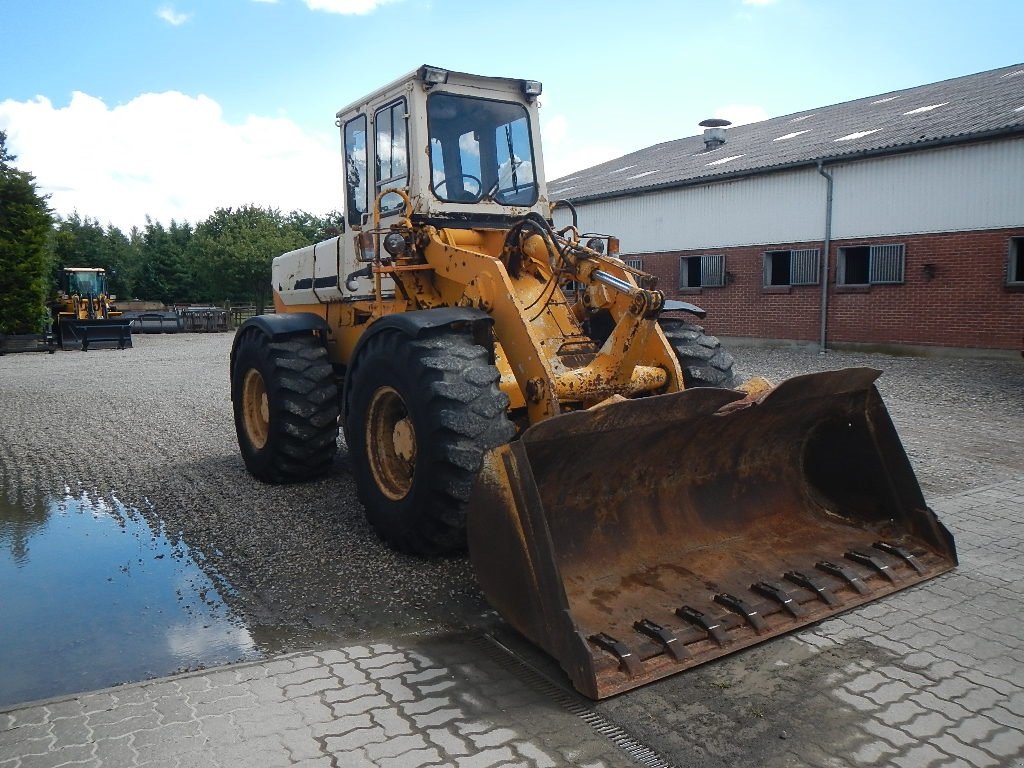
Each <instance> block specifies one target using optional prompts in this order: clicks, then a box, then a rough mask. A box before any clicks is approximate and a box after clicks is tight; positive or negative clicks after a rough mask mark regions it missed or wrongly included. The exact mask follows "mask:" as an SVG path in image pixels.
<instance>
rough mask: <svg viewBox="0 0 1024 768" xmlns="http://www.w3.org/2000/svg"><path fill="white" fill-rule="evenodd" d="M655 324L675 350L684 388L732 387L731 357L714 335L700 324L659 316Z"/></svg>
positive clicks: (733, 378) (733, 380)
mask: <svg viewBox="0 0 1024 768" xmlns="http://www.w3.org/2000/svg"><path fill="white" fill-rule="evenodd" d="M658 324H659V325H660V326H661V330H662V331H664V333H665V338H667V339H668V342H669V344H671V345H672V350H673V351H674V352H675V353H676V358H677V359H678V360H679V366H680V367H681V368H682V369H683V384H685V386H686V388H687V389H689V388H690V387H724V388H729V387H731V386H733V384H734V383H735V377H734V375H733V370H732V367H733V362H734V361H733V357H732V355H730V354H729V353H728V352H727V351H726V350H725V349H724V348H723V347H722V342H720V341H719V340H718V337H717V336H708V335H707V334H705V333H704V328H703V327H702V326H699V325H696V324H694V323H688V322H686V321H685V320H678V319H676V318H671V317H662V318H659V320H658Z"/></svg>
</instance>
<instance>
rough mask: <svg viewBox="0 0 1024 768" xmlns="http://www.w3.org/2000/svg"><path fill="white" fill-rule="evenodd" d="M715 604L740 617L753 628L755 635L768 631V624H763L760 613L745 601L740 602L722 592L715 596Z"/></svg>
mask: <svg viewBox="0 0 1024 768" xmlns="http://www.w3.org/2000/svg"><path fill="white" fill-rule="evenodd" d="M715 602H716V603H718V604H719V605H724V606H725V607H726V608H728V609H729V610H731V611H735V612H736V613H738V614H739V615H740V616H742V617H743V618H744V619H745V620H746V622H747V623H748V624H749V625H750V626H751V627H753V628H754V631H755V632H756V633H757V634H759V635H760V634H762V633H764V632H767V631H768V624H767V622H765V620H764V617H763V616H762V615H761V612H760V611H758V610H757V609H756V608H754V607H753V606H752V605H750V603H748V602H746V601H745V600H741V599H740V598H738V597H736V596H735V595H730V594H728V593H726V592H722V593H721V594H718V595H715Z"/></svg>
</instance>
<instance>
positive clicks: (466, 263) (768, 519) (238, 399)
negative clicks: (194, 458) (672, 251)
mask: <svg viewBox="0 0 1024 768" xmlns="http://www.w3.org/2000/svg"><path fill="white" fill-rule="evenodd" d="M540 92H541V85H540V83H538V82H536V81H532V80H517V79H506V78H488V77H478V76H474V75H468V74H463V73H458V72H451V71H448V70H444V69H439V68H436V67H422V68H421V69H420V70H418V71H417V72H415V73H412V74H411V75H409V76H408V77H405V78H402V79H401V80H398V81H396V82H395V83H392V84H391V85H389V86H387V87H385V88H382V89H380V90H378V91H376V92H374V93H372V94H370V95H369V96H367V97H366V98H364V99H361V100H360V101H359V102H357V103H356V104H354V105H352V106H351V107H349V108H347V109H345V110H342V111H341V112H339V113H338V125H339V127H340V128H341V133H342V144H343V147H344V153H345V181H346V193H347V194H346V198H347V199H346V216H347V224H348V228H349V231H348V232H346V233H345V234H342V235H340V236H338V237H335V238H333V239H331V240H327V241H325V242H322V243H317V244H316V245H312V246H309V247H306V248H302V249H299V250H297V251H293V252H291V253H287V254H284V255H282V256H280V257H278V258H277V259H275V260H274V265H273V273H272V280H273V291H274V303H275V309H276V314H274V315H270V316H261V317H256V318H252V319H251V320H248V321H246V323H245V324H243V325H242V327H241V328H240V329H239V331H238V333H237V335H236V338H235V342H234V346H233V348H232V352H231V392H232V400H233V404H234V415H235V425H236V430H237V433H238V441H239V447H240V449H241V452H242V456H243V458H244V460H245V463H246V466H247V468H248V469H249V471H250V472H251V473H252V474H253V475H255V476H256V477H258V478H260V479H261V480H264V481H267V482H291V481H296V480H302V479H306V478H309V477H315V476H317V475H320V474H323V473H324V472H326V471H328V469H329V468H330V466H331V463H332V460H333V456H334V454H335V452H336V449H337V445H336V443H337V436H338V420H339V414H340V416H341V421H342V424H343V426H344V433H345V443H346V444H347V446H348V452H349V457H350V460H351V465H352V469H353V473H354V475H355V479H356V484H357V488H358V492H359V498H360V500H361V501H362V503H363V505H364V507H365V508H366V514H367V517H368V519H369V521H370V523H371V524H372V525H373V527H374V529H375V530H376V531H377V533H378V534H379V535H380V536H381V537H382V538H384V539H385V540H386V541H388V542H389V543H390V544H391V545H392V546H394V547H396V548H397V549H400V550H402V551H405V552H409V553H414V554H418V555H444V554H449V553H453V552H458V551H460V550H461V549H462V548H463V547H464V546H465V545H466V543H467V536H468V544H469V551H470V557H471V559H472V561H473V565H474V568H475V570H476V573H477V576H478V579H479V582H480V586H481V588H482V589H483V592H484V593H485V595H486V596H487V598H488V599H489V600H490V601H491V603H492V604H493V605H494V606H495V607H496V608H497V609H498V611H499V613H500V614H501V616H502V617H503V618H504V619H505V620H506V621H508V622H509V623H510V624H511V625H512V626H514V627H515V628H516V629H518V630H519V631H520V632H522V633H523V634H524V635H526V636H527V637H528V638H530V639H531V640H533V641H534V642H536V643H537V644H538V645H540V646H541V647H542V648H544V649H545V650H546V651H547V652H548V653H550V654H551V655H552V656H554V657H555V658H556V659H558V661H559V662H560V664H561V665H562V667H563V669H564V670H565V671H566V673H567V674H568V675H569V677H570V678H571V679H572V682H573V684H574V685H575V686H576V687H577V688H578V689H579V690H580V691H581V692H583V693H585V694H586V695H588V696H592V697H595V698H600V697H604V696H608V695H612V694H615V693H618V692H620V691H624V690H627V689H629V688H633V687H635V686H638V685H642V684H644V683H646V682H649V681H652V680H655V679H657V678H660V677H664V676H665V675H669V674H672V673H674V672H678V671H680V670H682V669H686V668H687V667H690V666H693V665H695V664H700V663H702V662H704V661H707V660H709V659H713V658H715V657H717V656H721V655H723V654H726V653H729V652H731V651H734V650H737V649H739V648H743V647H745V646H748V645H751V644H753V643H756V642H760V641H762V640H764V639H766V638H769V637H772V636H774V635H778V634H780V633H784V632H787V631H790V630H793V629H796V628H798V627H801V626H805V625H806V624H808V623H810V622H815V621H818V620H820V619H822V618H824V617H826V616H829V615H832V614H834V613H837V612H839V611H843V610H846V609H848V608H851V607H853V606H856V605H859V604H861V603H864V602H866V601H869V600H873V599H876V598H878V597H881V596H883V595H886V594H888V593H891V592H893V591H895V590H898V589H902V588H904V587H908V586H911V585H913V584H916V583H918V582H920V581H922V580H924V579H927V578H930V577H932V576H935V575H937V574H939V573H942V572H943V571H946V570H948V569H949V568H952V567H953V566H954V564H955V562H956V553H955V548H954V544H953V539H952V537H951V536H950V534H949V532H948V531H947V530H946V529H945V528H944V527H943V526H942V525H941V524H940V523H939V522H938V520H937V519H936V518H935V515H934V514H933V513H932V512H931V510H929V509H928V507H927V505H926V504H925V501H924V499H923V498H922V495H921V491H920V488H919V486H918V484H917V480H916V478H915V477H914V473H913V470H912V468H911V466H910V463H909V461H908V460H907V457H906V454H905V453H904V451H903V447H902V445H901V443H900V440H899V437H898V436H897V435H896V432H895V429H894V428H893V425H892V421H891V420H890V418H889V416H888V414H887V413H886V410H885V407H884V405H883V404H882V401H881V398H880V397H879V394H878V391H877V390H876V388H875V387H874V385H873V382H874V381H875V379H876V378H877V376H878V375H879V372H878V371H872V370H867V369H853V370H846V371H834V372H829V373H822V374H814V375H808V376H798V377H796V378H793V379H790V380H788V381H785V382H782V383H781V384H780V385H779V386H777V387H771V386H770V385H769V384H768V383H767V382H765V381H764V380H752V381H751V382H749V383H747V384H745V385H743V386H742V387H741V388H739V389H734V388H733V387H734V386H735V382H734V380H733V372H732V359H731V357H730V356H729V355H728V353H727V352H726V351H725V350H723V349H722V348H721V345H720V344H719V342H718V340H717V339H716V338H714V337H713V336H708V335H705V334H704V332H703V328H702V327H701V326H699V325H696V324H694V323H693V322H692V321H691V320H688V319H686V318H685V317H683V316H682V315H681V314H680V313H684V314H689V315H691V316H694V315H695V316H697V317H702V316H703V314H704V313H703V311H702V310H700V309H699V308H697V307H695V306H693V305H691V304H687V303H684V302H680V301H673V300H670V299H667V298H666V296H665V294H664V293H663V292H661V291H660V290H658V289H657V285H656V279H655V278H654V277H653V276H652V275H648V274H645V273H643V272H641V271H639V270H636V269H633V268H631V267H628V266H627V265H626V264H625V262H624V261H623V260H622V259H620V258H618V253H617V251H618V242H617V240H616V238H614V237H612V236H609V235H607V234H601V233H582V232H580V229H579V224H578V222H577V221H575V212H572V214H573V219H574V220H573V223H572V224H571V225H569V226H567V227H564V228H562V229H556V228H555V226H554V224H553V221H552V211H553V208H554V207H555V205H556V204H553V202H552V201H550V200H549V199H548V197H547V188H546V184H545V181H544V173H543V159H542V156H541V151H540V143H539V137H540V129H539V123H538V114H537V97H538V96H539V95H540ZM567 207H568V208H569V210H570V211H571V210H572V209H571V206H567ZM467 529H468V534H467Z"/></svg>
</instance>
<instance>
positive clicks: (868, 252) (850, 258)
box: [836, 243, 906, 285]
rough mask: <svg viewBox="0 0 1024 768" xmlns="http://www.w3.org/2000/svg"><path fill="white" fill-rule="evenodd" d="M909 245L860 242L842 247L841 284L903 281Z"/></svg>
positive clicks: (839, 279)
mask: <svg viewBox="0 0 1024 768" xmlns="http://www.w3.org/2000/svg"><path fill="white" fill-rule="evenodd" d="M905 250H906V249H905V247H904V246H903V244H902V243H901V244H899V245H858V246H854V247H852V248H840V249H839V271H838V274H837V276H836V284H837V285H877V284H880V283H902V282H903V265H904V261H905V257H906V254H905Z"/></svg>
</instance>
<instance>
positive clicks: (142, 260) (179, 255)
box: [134, 217, 193, 304]
mask: <svg viewBox="0 0 1024 768" xmlns="http://www.w3.org/2000/svg"><path fill="white" fill-rule="evenodd" d="M192 237H193V230H192V225H191V224H189V223H188V222H182V223H180V224H179V223H178V222H177V221H175V220H173V219H172V220H171V224H170V227H165V226H164V225H163V224H161V223H160V222H159V221H156V222H154V221H153V220H152V219H150V218H148V217H147V218H146V227H145V229H143V230H142V233H141V237H140V238H139V268H138V272H137V274H136V277H135V284H134V288H135V294H136V295H137V296H138V297H139V298H140V299H150V300H155V301H162V302H163V303H165V304H173V303H175V302H185V301H189V300H191V299H192V298H193V279H192V271H191V270H190V268H189V261H188V251H189V248H190V244H191V241H192Z"/></svg>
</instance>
